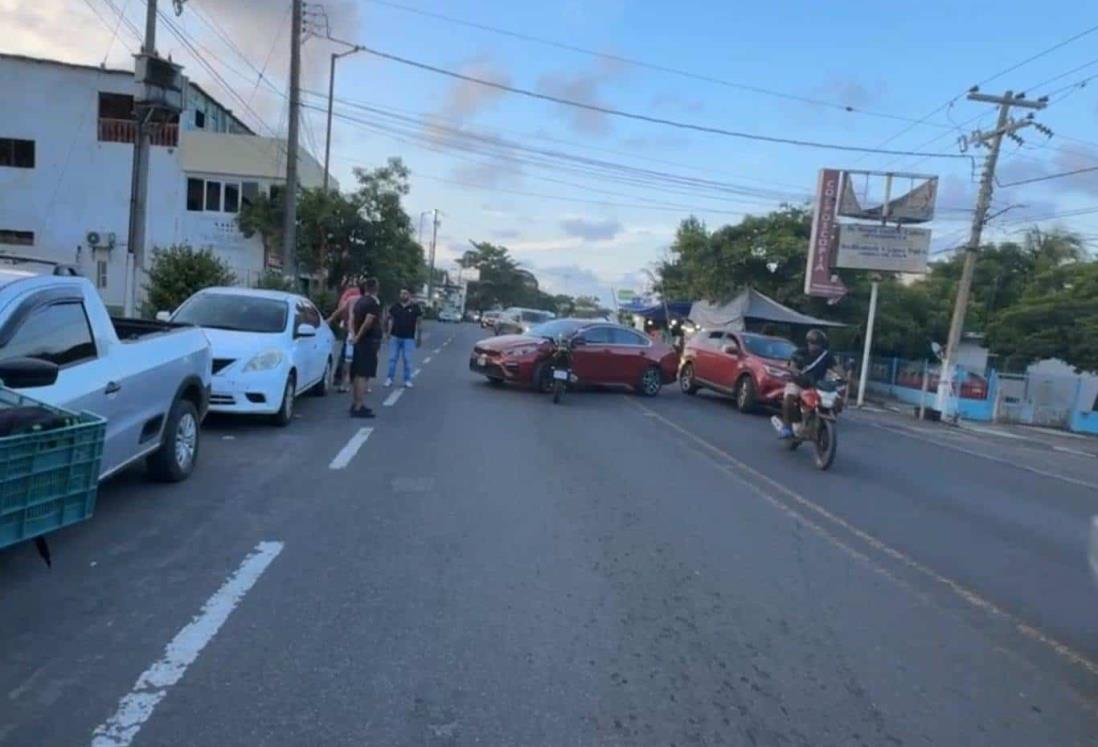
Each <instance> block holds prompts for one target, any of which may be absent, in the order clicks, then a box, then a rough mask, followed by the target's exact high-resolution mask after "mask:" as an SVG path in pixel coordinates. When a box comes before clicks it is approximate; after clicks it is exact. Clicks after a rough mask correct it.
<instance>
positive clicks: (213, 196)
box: [206, 182, 221, 213]
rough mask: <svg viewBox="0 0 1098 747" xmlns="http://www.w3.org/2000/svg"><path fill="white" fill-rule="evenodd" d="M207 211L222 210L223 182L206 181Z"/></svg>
mask: <svg viewBox="0 0 1098 747" xmlns="http://www.w3.org/2000/svg"><path fill="white" fill-rule="evenodd" d="M206 212H207V213H220V212H221V182H206Z"/></svg>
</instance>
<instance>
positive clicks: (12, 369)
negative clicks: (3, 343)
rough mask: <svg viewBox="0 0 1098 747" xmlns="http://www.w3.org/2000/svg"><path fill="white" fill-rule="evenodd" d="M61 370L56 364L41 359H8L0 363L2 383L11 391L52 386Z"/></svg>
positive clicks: (0, 380) (0, 379)
mask: <svg viewBox="0 0 1098 747" xmlns="http://www.w3.org/2000/svg"><path fill="white" fill-rule="evenodd" d="M59 370H60V369H59V367H58V365H57V364H56V363H51V362H50V361H44V360H42V359H41V358H8V359H7V360H5V361H0V383H3V385H4V386H6V387H10V388H11V389H31V388H33V387H39V386H50V385H51V384H53V383H54V382H55V381H57V372H58V371H59Z"/></svg>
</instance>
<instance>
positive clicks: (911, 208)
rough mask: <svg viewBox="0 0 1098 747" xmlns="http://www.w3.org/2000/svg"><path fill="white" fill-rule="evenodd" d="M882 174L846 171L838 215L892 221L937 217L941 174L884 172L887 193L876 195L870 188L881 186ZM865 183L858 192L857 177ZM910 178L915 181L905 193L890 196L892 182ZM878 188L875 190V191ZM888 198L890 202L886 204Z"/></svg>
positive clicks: (900, 221) (923, 221) (913, 221)
mask: <svg viewBox="0 0 1098 747" xmlns="http://www.w3.org/2000/svg"><path fill="white" fill-rule="evenodd" d="M881 176H882V175H881V174H879V173H876V172H871V171H847V172H844V173H843V188H842V195H841V197H840V198H839V211H838V212H839V215H840V216H841V217H844V218H859V219H861V220H875V221H880V220H883V219H887V220H888V222H889V223H926V222H927V221H929V220H933V219H934V203H935V200H936V199H937V196H938V177H936V176H922V175H915V174H912V175H907V174H898V175H897V174H885V175H883V176H884V177H885V179H886V183H887V186H886V190H885V194H884V195H878V196H876V198H874V195H873V192H871V191H870V189H869V187H870V186H874V187H878V186H879V185H878V182H879V181H880V178H881ZM858 178H860V179H859V181H861V182H863V185H864V187H865V188H866V189H865V190H864V192H863V193H862V194H861V195H859V194H858V193H857V190H856V188H855V186H854V181H855V179H858ZM905 179H906V180H907V181H908V182H909V183H911V184H913V185H914V184H916V183H917V186H913V188H912V189H910V190H909V191H908V192H906V193H905V194H902V195H900V196H899V197H891V195H890V193H891V192H892V188H893V185H895V184H896V182H898V181H899V182H903V181H904V180H905ZM874 191H875V190H874ZM885 200H887V205H886V204H885Z"/></svg>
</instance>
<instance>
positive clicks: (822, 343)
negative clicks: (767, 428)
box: [778, 329, 835, 439]
mask: <svg viewBox="0 0 1098 747" xmlns="http://www.w3.org/2000/svg"><path fill="white" fill-rule="evenodd" d="M834 360H835V359H834V358H833V357H832V355H831V351H830V350H828V349H827V335H825V334H824V333H823V330H819V329H810V330H808V334H807V335H805V347H803V348H797V350H796V352H794V353H793V368H794V375H793V380H792V381H790V382H789V383H788V384H786V385H785V394H784V396H783V397H782V429H781V431H780V432H779V436H778V437H779V438H782V439H789V438H793V413H794V411H795V410H796V408H797V406H798V405H797V402H798V400H799V399H800V396H801V392H802V391H804V390H805V389H808V388H811V387H814V386H816V384H817V383H818V382H819V381H820V380H821V379H823V377H824V376H826V375H827V372H828V371H829V370H830V369H831V367H832V365H834Z"/></svg>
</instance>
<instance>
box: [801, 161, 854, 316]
mask: <svg viewBox="0 0 1098 747" xmlns="http://www.w3.org/2000/svg"><path fill="white" fill-rule="evenodd" d="M841 177H842V172H841V171H839V170H838V169H820V176H819V181H818V182H817V184H816V209H815V211H814V212H813V214H812V235H811V237H810V238H809V242H808V267H807V268H806V271H805V274H804V292H805V293H806V294H807V295H809V296H821V297H823V298H828V299H831V300H832V301H837V300H838V299H840V298H842V297H843V296H845V295H846V286H845V285H843V281H842V280H840V279H839V277H838V276H837V275H835V274H834V271H833V269H832V267H833V259H834V254H835V248H836V246H835V245H836V243H837V241H838V238H839V236H838V222H837V221H836V220H835V211H836V207H837V206H838V202H839V186H840V181H841Z"/></svg>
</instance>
